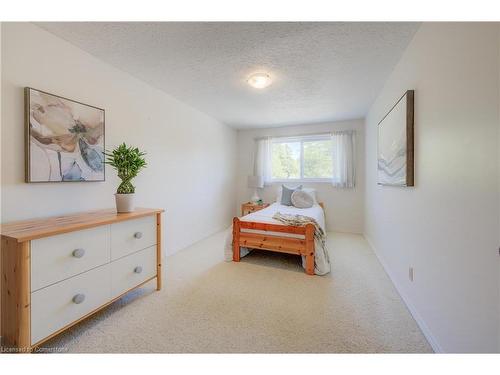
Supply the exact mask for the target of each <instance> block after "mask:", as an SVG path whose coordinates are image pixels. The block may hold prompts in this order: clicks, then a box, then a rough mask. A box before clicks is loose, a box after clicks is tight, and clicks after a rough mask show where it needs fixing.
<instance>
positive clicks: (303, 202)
mask: <svg viewBox="0 0 500 375" xmlns="http://www.w3.org/2000/svg"><path fill="white" fill-rule="evenodd" d="M292 204H293V206H294V207H297V208H311V207H312V206H313V204H314V199H313V197H312V195H311V194H309V193H307V192H305V191H302V190H295V191H294V192H293V193H292Z"/></svg>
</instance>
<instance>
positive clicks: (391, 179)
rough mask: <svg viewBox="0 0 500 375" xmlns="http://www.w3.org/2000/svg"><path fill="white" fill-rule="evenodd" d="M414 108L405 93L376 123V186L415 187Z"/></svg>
mask: <svg viewBox="0 0 500 375" xmlns="http://www.w3.org/2000/svg"><path fill="white" fill-rule="evenodd" d="M413 107H414V91H413V90H408V91H406V92H405V94H404V95H403V96H402V97H401V98H400V99H399V100H398V101H397V102H396V104H395V105H394V106H393V107H392V108H391V110H390V111H389V112H388V113H387V114H386V115H385V116H384V118H382V120H381V121H380V122H379V124H378V151H377V165H378V166H377V183H378V184H379V185H391V186H414V155H413V118H414V116H413Z"/></svg>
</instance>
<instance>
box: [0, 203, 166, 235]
mask: <svg viewBox="0 0 500 375" xmlns="http://www.w3.org/2000/svg"><path fill="white" fill-rule="evenodd" d="M163 211H164V210H163V209H160V208H136V209H135V211H134V212H127V213H120V214H119V213H117V212H116V210H115V209H106V210H99V211H89V212H81V213H77V214H73V215H63V216H53V217H48V218H41V219H32V220H23V221H16V222H12V223H7V224H1V225H0V233H1V234H2V239H4V238H6V239H11V240H16V241H17V242H24V241H29V240H34V239H37V238H43V237H49V236H54V235H56V234H61V233H67V232H73V231H75V230H80V229H86V228H92V227H97V226H99V225H105V224H111V223H117V222H120V221H124V220H130V219H136V218H140V217H144V216H150V215H156V214H158V213H161V212H163Z"/></svg>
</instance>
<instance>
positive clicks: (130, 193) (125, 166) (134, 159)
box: [104, 143, 146, 212]
mask: <svg viewBox="0 0 500 375" xmlns="http://www.w3.org/2000/svg"><path fill="white" fill-rule="evenodd" d="M104 154H105V155H106V161H105V163H106V164H109V165H111V166H112V167H113V168H114V169H116V171H117V172H118V177H119V178H120V179H121V180H122V182H121V184H120V185H119V186H118V189H117V190H116V194H115V199H116V211H117V212H132V211H133V210H134V193H135V186H134V185H132V179H133V178H134V177H136V176H137V174H138V173H139V171H140V170H141V169H142V168H145V167H146V160H145V159H144V155H146V153H145V152H142V151H139V149H138V148H137V147H131V146H127V145H126V144H125V143H122V144H121V145H120V146H118V147H116V148H115V149H114V150H113V151H111V152H105V153H104Z"/></svg>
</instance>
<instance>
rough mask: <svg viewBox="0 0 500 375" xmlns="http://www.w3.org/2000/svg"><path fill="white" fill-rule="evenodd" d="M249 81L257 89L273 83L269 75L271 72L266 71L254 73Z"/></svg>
mask: <svg viewBox="0 0 500 375" xmlns="http://www.w3.org/2000/svg"><path fill="white" fill-rule="evenodd" d="M247 82H248V84H249V85H250V86H252V87H254V88H256V89H264V88H266V87H267V86H269V85H270V84H271V83H272V81H271V77H269V74H266V73H255V74H252V75H251V76H250V77H249V78H248V80H247Z"/></svg>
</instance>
